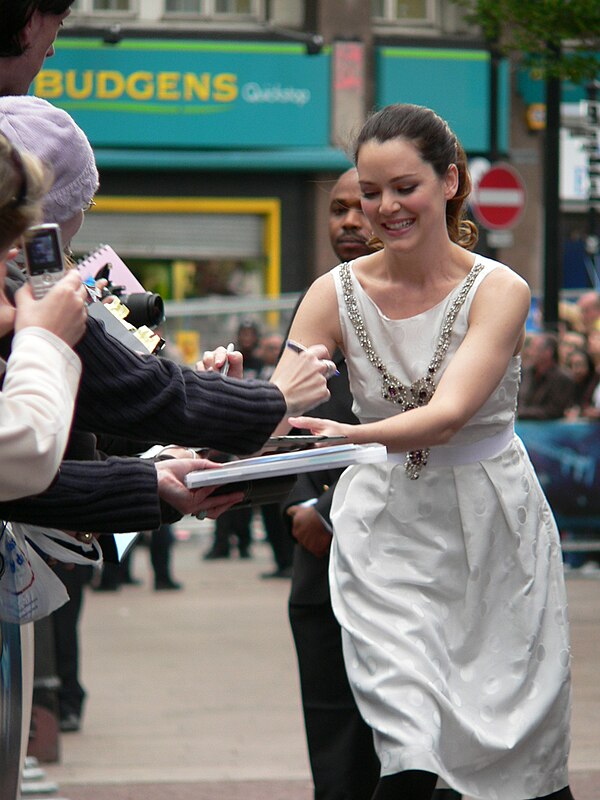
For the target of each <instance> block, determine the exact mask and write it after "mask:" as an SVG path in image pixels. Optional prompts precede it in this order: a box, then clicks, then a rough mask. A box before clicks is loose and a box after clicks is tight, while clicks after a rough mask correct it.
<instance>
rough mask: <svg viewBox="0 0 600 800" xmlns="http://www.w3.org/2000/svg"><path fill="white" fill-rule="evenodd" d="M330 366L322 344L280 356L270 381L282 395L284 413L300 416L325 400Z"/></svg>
mask: <svg viewBox="0 0 600 800" xmlns="http://www.w3.org/2000/svg"><path fill="white" fill-rule="evenodd" d="M331 366H332V362H331V356H330V355H329V351H328V350H327V348H326V347H325V346H324V345H322V344H315V345H313V346H312V347H308V348H307V349H306V350H300V351H297V352H296V351H293V352H292V351H290V350H289V349H288V350H286V351H285V352H284V353H283V355H282V357H281V360H280V361H279V364H278V365H277V367H276V369H275V372H274V373H273V376H272V378H271V382H272V383H274V384H275V385H276V386H277V387H278V388H279V390H280V391H281V393H282V394H283V396H284V398H285V402H286V403H287V410H288V414H292V415H295V414H301V413H303V412H304V411H309V410H310V409H311V408H314V407H315V406H318V405H319V404H320V403H324V402H325V400H328V399H329V389H328V388H327V377H328V376H329V375H331Z"/></svg>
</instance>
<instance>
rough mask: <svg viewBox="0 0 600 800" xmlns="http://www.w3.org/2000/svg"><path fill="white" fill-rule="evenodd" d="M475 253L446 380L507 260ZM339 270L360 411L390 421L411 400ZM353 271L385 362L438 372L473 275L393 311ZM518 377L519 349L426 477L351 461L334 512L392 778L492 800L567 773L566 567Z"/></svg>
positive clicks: (354, 669) (337, 585) (358, 651)
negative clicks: (436, 357)
mask: <svg viewBox="0 0 600 800" xmlns="http://www.w3.org/2000/svg"><path fill="white" fill-rule="evenodd" d="M475 263H482V264H483V270H482V271H481V272H480V273H479V275H478V276H477V278H476V279H475V283H474V285H473V287H472V288H471V290H470V292H469V294H468V296H467V300H466V301H465V303H464V305H463V306H462V308H461V310H460V311H459V312H458V315H457V317H456V320H455V322H454V326H453V331H452V335H451V340H450V345H449V348H448V351H447V353H446V356H445V358H444V360H443V362H442V365H441V367H440V369H439V372H438V373H437V376H436V382H438V381H439V378H440V377H441V375H442V374H443V372H444V369H445V368H446V367H447V365H448V364H449V362H450V361H451V359H452V356H453V354H454V353H455V352H456V350H457V348H458V346H459V345H460V343H461V341H462V340H463V338H464V336H465V334H466V331H467V325H468V315H469V308H470V305H471V302H472V300H473V297H474V295H475V293H476V291H477V288H478V286H479V285H480V284H481V282H482V281H483V280H485V278H486V276H487V275H489V273H490V272H491V271H492V270H494V269H508V267H506V266H504V265H503V264H500V263H498V262H496V261H492V260H490V259H486V258H482V257H480V256H477V257H476V261H475ZM340 269H341V267H339V266H338V267H336V268H335V269H334V270H333V277H334V281H335V285H336V289H337V295H338V305H339V314H340V320H341V325H342V336H343V340H344V350H345V352H346V360H347V363H348V371H349V377H350V386H351V390H352V394H353V397H354V412H355V414H356V415H357V417H358V418H359V419H360V421H361V422H370V421H374V420H379V419H382V418H385V417H389V416H392V415H394V414H396V413H397V412H398V410H399V407H398V406H397V405H395V404H394V403H392V402H390V401H388V400H384V399H383V398H382V396H381V377H380V375H379V373H378V372H377V370H376V369H375V367H374V366H373V365H372V364H371V363H370V361H369V360H368V359H367V356H366V355H365V351H364V350H363V348H362V347H361V344H360V342H359V340H358V337H357V334H356V332H355V330H354V328H353V325H352V323H351V321H350V320H349V318H348V316H347V313H346V306H345V301H344V296H343V290H342V282H341V276H340ZM350 272H351V281H352V286H353V292H354V296H355V299H356V301H357V303H358V308H359V310H360V314H361V316H362V319H363V322H364V324H365V327H366V330H367V332H368V334H369V337H370V339H371V342H372V343H373V346H374V349H375V350H376V351H377V355H378V356H379V357H380V359H381V360H382V361H383V362H384V364H385V365H386V367H387V368H388V369H389V371H390V372H391V373H393V374H394V375H395V376H396V377H398V378H399V379H400V380H402V381H403V382H404V383H407V384H410V383H411V382H412V381H414V380H416V379H418V378H420V377H422V376H423V375H425V373H426V370H427V367H428V365H429V362H430V360H431V357H432V355H433V353H434V350H435V347H436V344H437V341H438V338H439V334H440V329H441V325H442V321H443V319H444V317H445V315H446V313H447V311H448V309H449V307H450V305H451V303H452V301H453V299H454V298H455V297H456V294H457V293H458V292H459V291H460V286H459V287H457V288H456V289H455V290H454V291H453V292H452V293H451V294H450V295H449V296H448V297H446V298H445V299H444V300H443V301H442V302H441V303H439V304H438V305H436V306H435V307H434V308H431V309H429V310H428V311H425V312H423V313H422V314H418V315H417V316H415V317H411V318H409V319H402V320H391V319H389V318H387V317H386V316H385V315H384V314H383V313H382V312H381V311H380V310H379V308H378V307H377V306H376V305H375V303H374V302H373V301H372V300H371V299H370V298H369V297H368V295H367V294H366V293H365V292H364V290H363V289H362V287H361V286H360V284H359V282H358V281H357V280H356V277H355V276H354V274H353V273H352V268H351V265H350ZM465 280H466V279H465ZM462 285H463V284H461V286H462ZM519 376H520V358H518V357H516V358H513V359H511V362H510V364H509V366H508V368H507V370H506V374H505V375H504V377H503V378H502V381H501V382H500V384H499V386H498V388H497V389H496V391H495V392H493V394H492V396H491V397H490V398H489V399H488V400H487V402H486V403H485V404H484V406H483V407H482V408H481V409H480V410H479V411H478V412H477V413H476V414H475V416H474V417H473V418H472V419H471V420H470V421H469V423H468V424H467V425H466V426H465V427H464V428H463V429H462V430H460V431H459V432H458V433H457V434H456V435H455V436H454V437H453V439H452V440H451V442H450V443H449V444H448V445H444V446H440V447H434V448H431V454H430V458H429V463H428V464H427V465H426V466H425V467H424V468H423V469H422V471H421V474H420V477H419V478H418V480H410V479H409V478H408V476H407V474H406V471H405V469H404V466H403V459H398V458H397V459H396V460H395V461H391V460H390V461H388V462H387V463H384V464H373V465H364V466H355V467H351V468H349V469H348V470H346V471H345V472H344V474H343V475H342V477H341V479H340V481H339V483H338V486H337V489H336V492H335V497H334V502H333V509H332V515H331V516H332V521H333V527H334V532H335V535H334V541H333V546H332V553H331V562H330V583H331V596H332V604H333V608H334V611H335V614H336V616H337V618H338V620H339V622H340V624H341V626H342V629H343V631H342V635H343V643H344V657H345V661H346V668H347V671H348V676H349V679H350V683H351V685H352V688H353V691H354V694H355V696H356V700H357V703H358V706H359V708H360V711H361V713H362V715H363V716H364V718H365V720H366V721H367V723H368V724H369V725H370V726H371V727H372V728H373V731H374V737H375V746H376V749H377V752H378V754H379V757H380V760H381V764H382V774H383V775H389V774H393V773H396V772H401V771H402V770H407V769H419V770H426V771H429V772H434V773H436V774H437V775H439V776H440V779H441V780H440V784H439V785H444V783H446V784H448V785H449V786H451V787H452V788H454V789H456V790H457V791H459V792H462V793H463V794H465V795H469V796H471V797H474V798H482V800H526V799H529V798H537V797H542V796H544V795H547V794H550V793H552V792H554V791H557V790H558V789H561V788H562V787H564V786H566V784H567V783H568V776H567V757H568V751H569V716H570V670H569V666H570V649H569V631H568V619H567V603H566V593H565V586H564V579H563V567H562V559H561V552H560V546H559V538H558V532H557V529H556V525H555V523H554V520H553V517H552V513H551V511H550V509H549V506H548V503H547V501H546V499H545V497H544V495H543V492H542V490H541V488H540V485H539V482H538V480H537V478H536V475H535V473H534V471H533V467H532V465H531V462H530V460H529V458H528V456H527V453H526V451H525V449H524V447H523V445H522V443H521V441H520V440H519V439H518V437H516V436H515V435H514V430H513V424H514V415H515V407H516V398H517V390H518V384H519ZM490 442H491V443H492V451H493V450H494V449H495V450H496V451H497V450H498V442H501V443H503V444H501V445H500V447H501V452H499V453H498V454H494V455H492V456H491V457H490V456H489V455H488V454H489V452H490V448H489V446H488V445H489V443H490ZM494 443H495V444H494ZM474 453H475V454H476V455H475V456H474V455H473V454H474ZM474 458H479V459H480V460H474Z"/></svg>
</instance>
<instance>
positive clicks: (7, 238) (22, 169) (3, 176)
mask: <svg viewBox="0 0 600 800" xmlns="http://www.w3.org/2000/svg"><path fill="white" fill-rule="evenodd" d="M50 183H51V175H50V173H49V172H48V170H47V169H45V168H44V166H43V165H42V162H41V161H39V159H37V158H36V157H35V156H33V155H31V154H29V153H24V152H22V151H20V150H17V149H16V148H15V147H13V146H12V144H11V143H10V142H9V141H8V139H7V138H6V137H5V136H2V135H1V134H0V253H4V252H5V251H6V250H8V249H9V248H10V247H11V245H13V244H14V243H15V242H16V241H17V240H18V238H19V237H20V236H21V235H22V234H23V233H25V231H26V230H27V228H29V227H31V225H35V224H37V223H38V222H40V221H41V216H42V199H43V197H44V195H45V194H46V192H47V191H48V188H49V185H50Z"/></svg>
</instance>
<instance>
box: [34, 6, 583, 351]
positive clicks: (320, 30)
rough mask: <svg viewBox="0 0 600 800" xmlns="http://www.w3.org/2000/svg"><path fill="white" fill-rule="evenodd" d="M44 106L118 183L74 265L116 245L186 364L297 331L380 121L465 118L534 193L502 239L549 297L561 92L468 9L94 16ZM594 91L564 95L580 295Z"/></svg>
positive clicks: (494, 233)
mask: <svg viewBox="0 0 600 800" xmlns="http://www.w3.org/2000/svg"><path fill="white" fill-rule="evenodd" d="M32 91H33V92H34V93H35V94H37V95H39V96H40V97H44V98H46V99H48V100H49V101H50V102H52V103H54V104H56V105H58V106H61V107H63V108H65V109H66V110H67V111H69V112H70V113H71V114H72V115H73V116H74V117H75V119H76V120H77V122H78V123H79V124H80V125H81V126H82V128H83V129H84V130H85V131H86V133H87V134H88V136H89V138H90V140H91V142H92V145H93V147H94V149H95V152H96V156H97V160H98V165H99V169H100V174H101V189H100V193H99V196H98V198H97V205H96V207H95V208H94V210H93V211H92V212H91V213H90V214H89V215H88V217H87V221H86V224H85V226H84V227H83V229H82V231H81V233H80V235H79V236H78V237H77V239H76V242H75V246H76V249H77V251H78V254H79V255H83V254H85V253H86V252H88V251H90V250H92V249H94V248H95V247H96V246H97V245H98V244H100V243H108V244H111V245H112V247H113V248H114V249H115V250H116V251H117V252H118V253H119V254H120V255H121V257H122V258H123V259H124V260H125V261H126V262H127V263H128V265H129V266H130V267H131V268H132V269H133V270H134V271H135V272H136V274H137V276H138V277H139V278H140V280H141V282H142V283H143V284H144V286H145V287H146V288H147V289H149V290H151V291H156V292H159V293H160V294H162V296H163V297H164V298H165V300H166V301H167V303H166V307H167V315H168V321H167V333H168V334H169V335H170V336H171V337H172V338H173V339H175V340H176V341H177V343H178V344H179V346H180V349H181V350H182V351H183V352H184V355H185V357H186V358H187V360H190V361H192V360H193V359H194V358H195V357H196V355H197V354H198V352H199V351H201V350H204V349H206V348H209V347H213V346H214V345H216V344H217V343H221V342H223V341H224V340H225V339H229V338H230V336H229V334H230V332H233V331H234V330H235V329H236V328H237V323H238V321H239V318H240V316H241V315H243V316H244V317H247V316H248V315H251V316H255V317H256V318H257V319H259V320H260V321H261V322H263V323H264V324H265V325H266V326H271V327H283V326H284V325H285V323H286V320H287V316H286V315H287V314H288V313H289V310H290V309H291V308H292V307H293V305H294V302H295V299H296V296H297V294H298V292H299V291H300V290H301V289H303V288H304V287H305V286H306V285H307V284H308V283H309V282H310V281H311V280H312V279H313V278H314V277H315V276H316V275H318V274H320V273H322V272H323V271H325V270H326V269H328V268H330V267H331V266H332V265H333V255H332V253H331V251H330V247H329V243H328V239H327V231H326V221H327V213H326V207H327V193H328V190H329V188H330V186H331V181H332V180H333V179H334V178H335V177H336V175H337V174H339V172H340V171H342V170H344V169H345V168H346V167H347V166H349V164H350V155H349V149H350V147H349V146H350V143H351V140H352V133H353V131H355V130H356V129H357V127H358V126H360V124H361V122H362V120H363V119H364V117H365V114H366V113H367V112H368V111H369V110H370V109H372V108H376V107H381V106H383V105H385V104H388V103H393V102H414V103H419V104H423V105H428V106H430V107H432V108H434V109H435V110H436V111H437V112H438V113H439V114H440V115H441V116H443V117H444V118H446V119H447V120H448V121H449V122H450V124H451V125H452V127H453V128H454V130H455V131H456V133H457V134H458V136H459V138H460V139H461V141H462V142H463V144H464V146H465V149H466V150H467V153H468V155H469V158H470V159H471V162H472V165H473V171H474V173H475V174H476V175H480V174H482V173H484V172H485V171H486V169H487V168H488V167H489V163H490V162H496V161H498V160H501V161H505V162H508V163H509V164H511V165H512V166H513V167H514V168H515V169H516V170H517V171H518V172H519V174H520V176H521V179H522V181H523V182H524V184H525V186H526V197H525V198H524V208H523V211H522V213H521V214H520V216H519V218H518V222H517V223H516V225H515V226H514V227H511V228H510V229H503V230H491V231H486V230H485V229H484V230H483V233H482V241H481V246H480V248H479V250H480V252H483V253H484V254H490V255H496V254H497V255H498V257H500V258H501V259H502V260H504V261H506V262H507V263H509V264H511V265H512V266H513V267H514V268H515V269H516V270H517V271H519V272H520V273H521V274H522V275H523V276H524V277H525V278H526V279H527V280H528V281H529V283H530V285H531V286H532V288H533V290H534V292H539V291H540V288H541V286H542V253H541V248H542V231H541V228H542V148H543V141H544V130H543V128H544V106H543V82H542V81H540V80H536V79H535V76H534V75H532V74H530V73H529V72H527V71H525V70H523V69H522V68H519V66H518V65H517V64H514V63H510V62H509V61H508V60H507V59H505V58H502V57H498V56H496V55H495V54H493V53H492V52H491V51H490V48H489V46H488V45H487V43H486V42H485V40H484V38H483V37H482V36H481V33H480V32H479V30H478V29H476V28H473V27H472V26H470V25H469V24H468V22H467V21H466V19H465V16H464V11H463V9H462V8H461V6H460V5H458V4H457V3H455V2H451V1H450V0H374V1H373V2H368V0H76V2H75V4H74V6H73V12H72V14H71V16H70V17H69V18H68V20H67V22H66V24H65V27H64V30H63V31H62V33H61V36H60V37H59V40H58V42H57V45H56V54H55V56H54V57H53V58H51V59H49V60H48V61H47V62H46V65H45V69H44V70H43V71H42V72H41V73H40V75H39V76H38V78H37V79H36V82H35V84H34V86H33V88H32ZM585 97H586V88H585V86H574V85H568V86H564V87H563V99H564V101H565V102H564V103H563V118H564V121H565V124H564V129H563V131H562V139H561V141H562V153H561V155H562V168H561V227H562V241H563V244H564V279H563V284H564V287H565V288H567V289H575V290H576V289H581V288H584V287H589V286H591V285H592V282H591V279H590V276H589V275H588V273H587V271H586V262H585V247H584V240H585V237H586V235H587V234H588V233H589V220H588V214H587V210H588V205H587V174H588V173H587V168H588V163H587V158H588V155H587V151H586V149H585V134H584V133H582V131H581V130H580V128H581V125H580V121H581V107H580V101H582V100H584V99H585Z"/></svg>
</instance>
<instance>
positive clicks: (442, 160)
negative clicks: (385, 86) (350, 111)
mask: <svg viewBox="0 0 600 800" xmlns="http://www.w3.org/2000/svg"><path fill="white" fill-rule="evenodd" d="M399 138H402V139H406V140H407V141H409V142H411V143H412V144H413V145H414V146H415V147H416V148H417V150H418V151H419V153H420V155H421V158H422V159H423V161H425V162H427V163H428V164H431V166H432V167H433V169H434V170H435V172H436V174H437V175H438V176H439V177H440V178H444V177H445V176H446V174H447V172H448V168H449V167H450V165H451V164H455V165H456V169H457V170H458V189H457V190H456V194H455V195H454V197H453V198H452V199H450V200H448V202H447V204H446V227H447V229H448V235H449V237H450V239H451V240H452V241H453V242H455V243H456V244H459V245H460V246H461V247H464V248H465V249H466V250H472V249H473V247H475V244H476V243H477V239H478V233H477V227H476V226H475V223H473V222H471V220H468V219H467V218H466V208H465V207H466V201H467V198H468V196H469V194H470V193H471V177H470V175H469V171H468V168H467V156H466V154H465V151H464V150H463V147H462V145H461V144H460V142H459V141H458V139H457V138H456V135H455V134H454V133H453V132H452V131H451V130H450V127H449V126H448V123H447V122H445V121H444V120H443V119H442V118H441V117H440V116H438V115H437V114H436V113H435V111H432V110H431V109H430V108H425V107H424V106H416V105H412V104H410V103H395V104H393V105H390V106H386V107H385V108H382V109H381V111H378V112H376V113H375V114H373V115H372V116H371V117H369V119H367V121H366V122H365V124H364V125H363V127H362V129H361V131H360V133H359V134H358V137H357V139H356V142H355V145H354V163H355V164H356V163H357V162H358V155H359V152H360V148H361V147H362V146H363V145H364V144H366V143H367V142H369V141H371V140H373V139H374V140H375V141H377V142H381V143H383V142H387V141H389V140H390V139H399Z"/></svg>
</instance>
